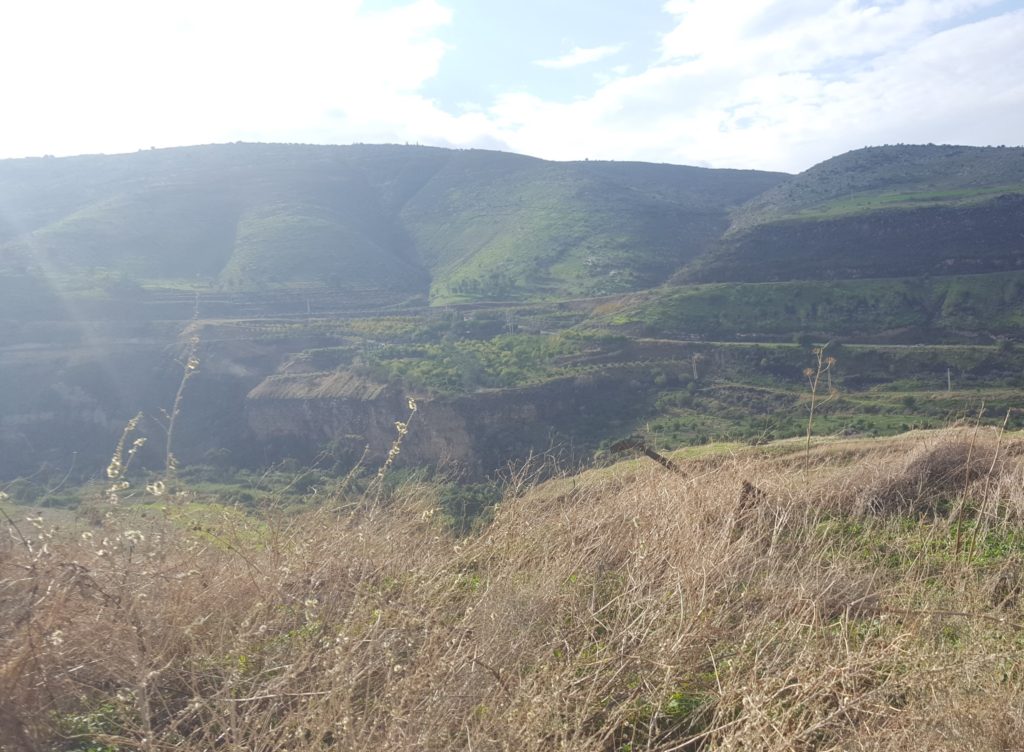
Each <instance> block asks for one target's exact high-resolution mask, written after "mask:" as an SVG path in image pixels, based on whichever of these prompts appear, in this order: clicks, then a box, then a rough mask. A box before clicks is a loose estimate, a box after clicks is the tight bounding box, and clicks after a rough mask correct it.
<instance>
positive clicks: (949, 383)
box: [946, 366, 953, 392]
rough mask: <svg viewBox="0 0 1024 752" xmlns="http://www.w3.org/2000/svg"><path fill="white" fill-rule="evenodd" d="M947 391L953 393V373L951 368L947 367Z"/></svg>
mask: <svg viewBox="0 0 1024 752" xmlns="http://www.w3.org/2000/svg"><path fill="white" fill-rule="evenodd" d="M946 391H947V392H952V391H953V373H952V369H951V368H950V367H949V366H946Z"/></svg>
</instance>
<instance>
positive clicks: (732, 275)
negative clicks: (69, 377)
mask: <svg viewBox="0 0 1024 752" xmlns="http://www.w3.org/2000/svg"><path fill="white" fill-rule="evenodd" d="M1022 268H1024V149H1019V148H1016V149H1013V148H1002V147H983V148H982V147H965V146H886V147H875V148H868V149H861V150H858V151H853V152H849V153H847V154H843V155H841V156H838V157H835V158H833V159H829V160H827V161H825V162H822V163H821V164H819V165H816V166H815V167H812V168H811V169H810V170H808V171H806V172H804V173H802V174H800V175H797V176H796V177H793V178H791V179H790V180H787V181H785V182H784V183H781V184H779V185H777V186H775V187H774V188H772V189H770V190H768V191H766V192H765V193H763V194H762V195H760V196H758V197H756V198H754V199H753V200H752V201H750V202H749V203H747V204H746V205H745V206H743V207H742V208H741V209H739V210H738V211H736V212H735V213H734V215H733V222H732V225H731V227H730V228H729V230H728V232H727V233H726V234H725V236H724V237H723V239H722V241H721V242H720V243H719V244H718V246H717V247H716V249H715V250H714V251H713V252H712V253H710V254H709V255H707V256H706V257H704V258H702V259H701V260H700V261H699V262H698V263H696V264H694V265H692V266H691V267H690V268H688V269H686V270H685V271H684V272H683V273H682V274H680V275H679V278H678V279H679V280H680V281H723V282H724V281H745V282H755V281H774V280H790V279H844V278H865V277H903V276H916V275H946V274H977V273H988V272H1001V271H1008V270H1015V269H1022Z"/></svg>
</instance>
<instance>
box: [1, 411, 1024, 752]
mask: <svg viewBox="0 0 1024 752" xmlns="http://www.w3.org/2000/svg"><path fill="white" fill-rule="evenodd" d="M965 445H972V446H973V449H972V450H971V459H970V461H968V460H967V456H966V453H965V451H964V446H965ZM1000 446H1001V450H1000V452H999V454H998V456H997V454H996V447H997V438H996V436H995V435H994V434H992V433H991V432H980V433H978V434H977V435H975V434H974V433H972V432H971V431H967V430H960V431H955V430H954V431H947V432H943V433H941V434H937V435H924V434H921V435H917V436H915V437H911V438H909V439H904V440H902V441H893V442H875V443H867V442H861V443H853V442H848V443H844V444H840V445H836V446H835V447H832V448H828V447H821V446H819V447H815V448H814V449H813V450H812V452H810V453H809V454H807V455H805V454H804V453H803V452H800V453H796V454H790V455H785V456H770V455H764V454H742V453H741V454H736V455H732V456H722V457H717V458H704V459H701V460H700V461H698V462H697V463H695V464H694V465H692V466H690V467H689V468H688V469H689V470H691V471H692V474H691V475H690V476H689V477H687V478H682V477H679V476H677V475H675V474H673V473H670V472H666V471H664V470H663V469H661V468H659V467H657V466H655V465H653V463H652V465H651V467H646V468H645V467H643V466H636V467H635V468H634V470H632V471H631V472H630V473H629V475H628V477H626V476H622V475H614V474H608V473H605V474H603V475H601V476H596V475H595V476H594V477H593V478H592V479H591V480H590V481H587V482H584V480H583V479H581V482H580V483H579V484H577V486H576V488H575V489H568V490H567V489H566V486H565V484H564V483H562V484H551V485H549V486H546V487H540V488H537V489H534V490H533V491H531V492H529V493H527V494H525V495H524V496H522V497H521V498H518V499H515V500H512V499H510V500H508V501H506V502H505V503H504V504H503V505H502V506H501V508H500V509H499V511H498V513H497V515H496V518H495V521H494V522H493V524H492V525H490V526H489V527H488V528H486V529H485V530H483V531H481V532H480V533H479V534H477V535H475V536H473V537H470V538H465V539H455V538H453V537H451V536H450V535H449V534H448V533H447V532H445V530H444V528H443V527H442V526H441V525H440V524H439V522H438V516H437V515H434V514H433V510H432V507H431V504H430V500H429V494H424V493H423V492H422V491H421V490H417V489H408V493H406V494H405V495H404V496H400V497H398V498H394V499H391V500H389V501H388V503H387V504H384V505H380V506H374V505H369V506H368V505H356V506H354V507H352V508H350V509H348V510H347V511H345V512H343V513H336V512H335V513H329V512H327V511H320V512H317V513H311V514H309V515H307V516H305V517H303V518H301V519H291V520H287V521H285V520H273V519H269V520H264V521H256V520H253V521H248V520H245V519H244V518H239V516H238V515H225V516H224V519H223V521H222V522H220V523H217V522H216V521H214V522H211V523H210V524H207V525H204V526H203V527H202V529H199V530H195V529H190V528H183V527H182V526H181V525H180V524H177V523H175V522H174V519H173V515H170V514H169V515H160V514H157V515H156V517H155V518H150V519H141V518H140V517H139V516H138V514H137V513H133V512H132V511H131V510H115V512H114V514H112V515H111V516H110V517H109V518H108V519H107V520H106V522H104V524H103V526H102V527H100V528H95V529H91V530H89V531H87V532H88V533H91V535H87V536H86V537H85V538H82V537H80V536H79V535H78V534H77V533H76V534H72V533H71V532H61V531H50V530H47V529H45V528H37V527H33V526H32V524H31V523H20V524H19V526H18V527H19V530H20V535H23V536H24V540H22V538H21V537H20V535H19V532H18V531H15V530H14V529H13V528H12V530H11V532H12V535H11V536H10V537H8V538H6V539H5V540H4V541H3V542H2V543H0V611H2V613H3V614H4V615H5V619H4V621H3V625H2V627H0V630H2V631H0V697H2V698H4V700H3V702H2V703H0V749H3V750H75V749H79V750H130V749H143V750H239V751H241V750H247V751H249V750H253V751H255V750H268V751H269V750H286V749H287V750H293V751H294V750H335V749H337V750H347V749H352V750H356V749H358V750H365V749H388V750H414V749H415V750H454V749H466V750H553V749H562V750H609V752H611V751H622V752H625V751H626V750H629V751H630V752H637V751H638V750H648V749H650V750H697V749H730V750H732V749H736V750H739V749H744V750H752V749H758V750H760V749H772V750H775V749H778V750H818V749H821V750H826V749H835V750H840V749H842V750H853V749H858V750H859V749H877V750H884V749H892V748H902V749H905V750H933V749H946V750H977V749H1013V748H1015V747H1014V745H1015V744H1018V743H1019V739H1020V738H1021V735H1022V734H1024V709H1022V708H1024V605H1022V601H1024V595H1022V591H1024V579H1022V574H1021V566H1020V562H1021V558H1022V551H1021V542H1022V541H1024V531H1022V529H1021V528H1020V519H1021V513H1022V511H1024V498H1022V491H1021V478H1022V475H1021V473H1022V463H1021V458H1020V451H1019V448H1018V447H1017V444H1016V443H1015V442H1014V441H1011V440H1008V439H1002V440H1001V445H1000ZM994 457H995V458H996V460H997V461H993V458H994ZM986 458H987V460H986ZM976 461H977V462H978V463H979V464H978V467H979V468H980V469H981V470H980V472H979V473H977V474H976V473H974V470H973V469H972V468H974V467H975V465H974V464H973V463H975V462H976ZM964 467H967V468H968V472H966V479H965V477H964V476H965V472H964ZM990 469H991V472H989V470H990ZM744 480H749V481H751V482H752V483H754V484H755V485H756V486H757V488H758V489H759V491H760V494H759V495H758V496H756V497H754V498H750V497H748V498H747V499H746V500H744V501H741V499H740V488H741V485H742V481H744ZM556 489H557V490H556ZM917 489H920V492H919V491H918V490H917ZM911 497H913V499H914V501H913V503H910V502H909V500H910V499H911ZM945 497H948V498H945ZM926 498H927V499H929V501H928V502H927V503H926V504H925V503H924V502H922V501H921V500H922V499H926ZM892 499H896V500H899V501H898V503H896V502H893V503H894V504H895V506H893V505H890V504H889V503H888V500H892ZM868 500H870V503H868ZM883 502H884V503H883ZM940 502H941V503H940ZM961 509H962V510H963V518H964V520H965V521H966V522H965V525H966V527H965V530H966V531H969V532H971V533H973V531H974V530H975V529H977V530H978V535H977V553H976V555H975V556H974V558H973V561H972V562H971V563H968V562H967V561H966V557H965V556H963V555H956V552H955V551H954V550H953V536H954V530H955V519H954V515H956V514H958V513H959V510H961ZM943 510H947V511H943ZM903 511H913V512H915V513H918V512H922V511H924V512H926V514H925V515H924V516H922V517H920V518H919V517H913V518H908V517H906V516H900V515H899V514H898V512H903ZM878 512H884V514H878ZM37 524H39V523H37ZM965 537H966V536H965Z"/></svg>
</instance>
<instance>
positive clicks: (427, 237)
mask: <svg viewBox="0 0 1024 752" xmlns="http://www.w3.org/2000/svg"><path fill="white" fill-rule="evenodd" d="M783 177H784V176H782V175H780V174H776V173H760V172H752V171H746V172H745V171H732V170H705V169H699V168H687V167H675V166H669V165H642V164H628V163H552V162H545V161H543V160H538V159H533V158H529V157H523V156H518V155H513V154H504V153H500V152H488V151H478V150H470V151H453V150H446V149H437V148H430V147H405V146H363V145H357V146H348V147H329V146H300V145H262V144H228V145H221V146H203V147H189V148H180V149H165V150H153V151H145V152H139V153H136V154H128V155H118V156H88V157H74V158H67V159H52V158H44V159H28V160H7V161H0V270H5V271H7V272H8V273H10V272H25V271H28V272H31V273H34V274H40V273H42V274H46V275H47V276H48V277H49V278H51V279H53V278H55V277H69V278H76V279H77V280H78V281H79V282H81V280H83V279H84V280H86V282H88V280H89V279H92V278H96V277H98V276H102V275H108V276H109V275H110V274H117V275H122V276H124V277H125V278H127V279H129V280H136V281H141V282H143V283H145V284H155V285H159V284H161V283H167V282H170V281H172V280H174V281H180V280H191V281H195V282H198V283H201V284H208V285H213V286H215V287H219V288H222V289H228V290H238V291H245V290H260V289H265V288H268V287H279V286H287V285H308V284H323V285H326V286H329V287H333V288H336V289H401V290H409V291H419V292H427V291H428V290H430V291H431V292H432V294H433V296H434V298H435V299H436V300H438V301H443V300H444V299H455V300H460V299H470V300H471V299H480V298H506V297H508V298H527V297H535V296H538V295H554V296H564V295H577V294H596V293H603V292H612V291H628V290H634V289H640V288H643V287H647V286H651V285H654V284H657V283H659V282H662V281H664V280H665V279H666V278H667V277H668V276H670V275H671V274H672V273H674V272H675V271H676V270H677V269H678V268H679V267H680V266H681V265H682V264H684V263H685V262H687V261H689V260H690V259H692V258H694V257H695V256H697V255H699V254H700V253H702V252H704V251H705V250H707V248H708V247H709V246H710V244H711V243H712V242H713V241H714V240H715V239H717V237H718V236H719V235H720V234H721V233H722V232H723V231H724V230H725V228H726V227H727V226H728V211H729V210H730V209H731V208H732V207H735V206H737V205H739V204H741V203H743V202H744V201H747V200H749V199H750V198H752V197H753V196H755V195H757V194H758V193H760V192H762V191H763V190H765V189H767V188H770V187H771V186H773V185H775V184H777V183H778V182H779V181H780V180H781V179H782V178H783Z"/></svg>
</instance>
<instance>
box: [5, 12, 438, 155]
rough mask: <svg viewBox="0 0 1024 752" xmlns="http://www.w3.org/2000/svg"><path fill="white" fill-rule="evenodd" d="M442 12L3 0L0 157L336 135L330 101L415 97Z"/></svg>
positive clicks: (431, 61) (434, 55)
mask: <svg viewBox="0 0 1024 752" xmlns="http://www.w3.org/2000/svg"><path fill="white" fill-rule="evenodd" d="M450 20H451V11H450V10H448V9H447V8H445V7H444V6H442V5H440V4H439V3H438V2H436V0H416V1H415V2H409V3H408V4H406V5H404V6H397V7H394V8H391V9H389V10H385V11H376V12H369V11H367V10H365V9H364V8H363V7H362V5H361V3H360V2H358V1H357V0H337V1H335V0H294V1H293V2H291V3H289V4H288V5H287V7H286V6H284V5H282V4H280V3H276V2H270V1H269V0H262V1H261V0H256V1H254V2H243V1H242V0H225V1H223V2H216V3H209V2H205V0H178V1H177V2H175V3H167V4H164V3H143V2H137V0H97V2H89V3H81V2H77V0H65V1H62V2H58V1H57V0H48V1H47V0H41V1H37V2H34V3H17V4H15V5H13V6H12V8H11V9H7V10H5V19H4V24H3V26H2V28H0V68H2V69H3V70H4V71H5V72H6V73H5V76H4V78H3V83H2V84H0V96H2V97H3V101H4V106H5V114H6V117H5V122H4V131H3V137H2V139H0V156H2V155H4V154H19V153H37V154H38V153H44V152H57V153H61V152H64V153H67V152H82V151H125V150H131V149H132V148H139V147H146V146H150V145H158V146H161V145H175V144H183V143H205V142H210V141H228V140H236V139H239V138H242V139H247V138H248V139H261V140H283V141H301V140H325V139H326V140H334V141H337V140H339V139H343V138H344V134H343V133H334V134H333V135H332V134H331V133H330V124H331V120H330V118H329V116H328V113H330V112H334V113H336V114H337V113H344V114H346V115H350V116H351V117H352V118H353V119H354V120H356V121H360V120H363V121H372V120H379V119H380V118H384V119H387V118H389V117H394V115H395V113H396V112H397V111H403V110H405V109H406V107H407V106H410V107H412V108H415V107H417V106H419V104H420V97H419V94H418V91H419V90H420V88H421V87H422V86H423V84H424V82H425V81H427V80H429V79H430V78H431V77H433V76H434V75H435V74H436V72H437V69H438V66H439V65H440V62H441V58H442V57H443V55H444V53H445V46H444V44H443V43H442V42H441V41H440V39H438V38H437V36H436V32H437V31H438V30H439V29H440V28H441V27H443V26H444V25H445V24H447V23H449V22H450ZM367 113H374V116H373V117H370V116H368V115H367ZM370 140H378V139H376V138H374V139H370Z"/></svg>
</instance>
